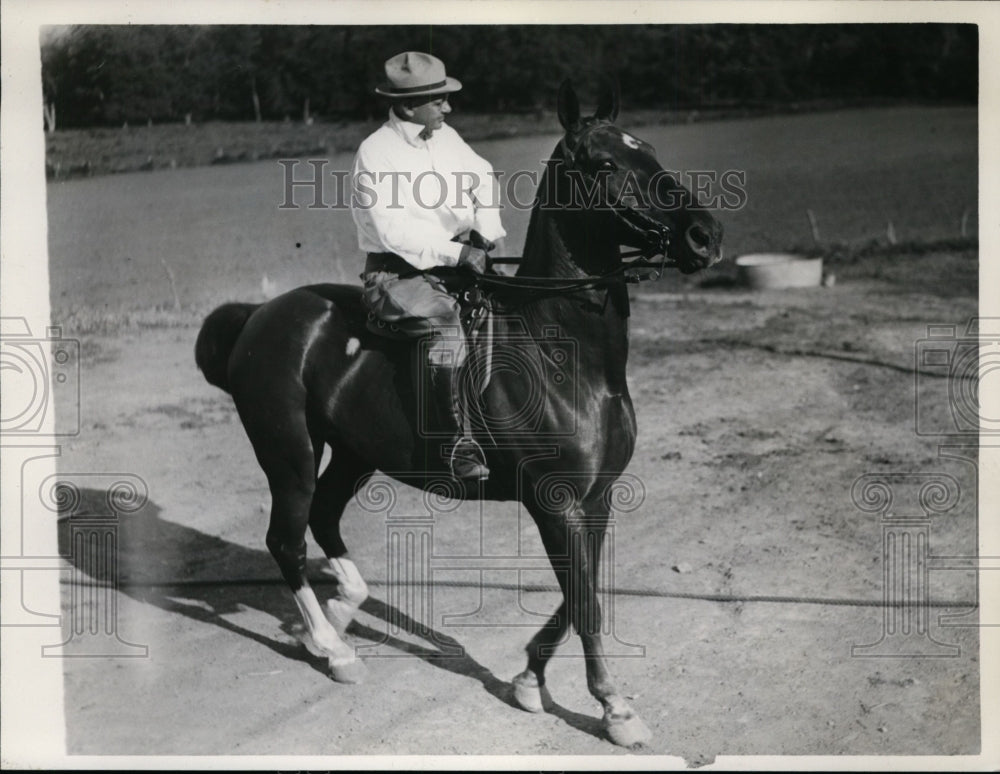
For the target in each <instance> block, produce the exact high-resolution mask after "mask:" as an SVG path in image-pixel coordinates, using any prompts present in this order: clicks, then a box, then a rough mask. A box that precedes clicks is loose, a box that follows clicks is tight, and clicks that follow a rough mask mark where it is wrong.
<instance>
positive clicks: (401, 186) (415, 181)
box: [351, 109, 507, 270]
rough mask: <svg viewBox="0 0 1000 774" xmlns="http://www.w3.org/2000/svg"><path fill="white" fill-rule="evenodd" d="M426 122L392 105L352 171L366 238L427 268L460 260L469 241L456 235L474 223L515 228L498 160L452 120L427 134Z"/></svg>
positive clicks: (357, 219) (356, 211)
mask: <svg viewBox="0 0 1000 774" xmlns="http://www.w3.org/2000/svg"><path fill="white" fill-rule="evenodd" d="M423 129H424V127H423V126H422V125H420V124H415V123H413V122H411V121H405V120H403V119H401V118H399V116H397V115H396V114H395V113H394V112H393V111H392V110H391V109H390V110H389V120H388V121H387V122H386V123H384V124H383V125H382V126H381V127H380V128H379V129H378V130H376V131H375V132H374V133H372V134H371V135H369V136H368V137H367V138H366V139H365V140H364V141H363V142H362V143H361V147H359V148H358V153H357V156H355V158H354V169H353V171H352V176H351V180H352V184H353V196H352V197H351V215H352V216H353V218H354V224H355V225H356V226H357V229H358V246H359V247H360V248H361V249H362V250H364V251H365V252H367V253H385V252H388V253H396V254H397V255H399V256H401V257H403V258H404V259H406V261H407V262H408V263H410V264H412V265H413V266H414V267H416V268H417V269H421V270H424V269H430V268H433V267H435V266H454V265H455V264H457V263H458V257H459V254H460V253H461V251H462V245H461V244H459V243H457V242H452V241H451V240H452V238H453V237H455V236H458V235H459V234H462V233H464V232H466V231H468V230H469V229H475V230H476V231H478V232H479V233H480V234H482V235H483V236H484V237H485V238H486V239H489V240H491V241H492V240H496V239H499V238H500V237H503V236H506V234H507V232H506V231H504V228H503V225H502V224H501V223H500V209H499V204H500V196H499V185H498V184H497V181H496V179H495V177H494V176H493V167H492V166H491V165H490V163H489V162H488V161H486V160H485V159H483V158H482V157H481V156H479V155H477V154H476V152H475V151H473V150H472V148H470V147H469V146H468V144H466V142H465V141H464V140H463V139H462V138H461V137H459V135H458V132H456V131H455V130H454V129H452V128H451V127H450V126H448V125H447V124H445V125H443V126H442V127H441V128H440V129H437V130H435V131H434V133H433V134H432V135H431V136H430V138H428V139H426V140H424V139H422V138H421V137H420V133H421V132H422V131H423Z"/></svg>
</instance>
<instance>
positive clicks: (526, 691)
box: [511, 671, 545, 712]
mask: <svg viewBox="0 0 1000 774" xmlns="http://www.w3.org/2000/svg"><path fill="white" fill-rule="evenodd" d="M511 683H512V684H513V686H514V701H515V702H517V706H518V707H520V708H521V709H523V710H525V711H527V712H542V711H544V709H545V705H544V702H543V701H542V687H541V686H539V685H538V678H537V677H535V675H534V674H533V673H531V672H529V671H524V672H521V674H519V675H518V676H517V677H515V678H514V679H513V680H511Z"/></svg>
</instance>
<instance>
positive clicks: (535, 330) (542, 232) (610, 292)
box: [518, 209, 629, 391]
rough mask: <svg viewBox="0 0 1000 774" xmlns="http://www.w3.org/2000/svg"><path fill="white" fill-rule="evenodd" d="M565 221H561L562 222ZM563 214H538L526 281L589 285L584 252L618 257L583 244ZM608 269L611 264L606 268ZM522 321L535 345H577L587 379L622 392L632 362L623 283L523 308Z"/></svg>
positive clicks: (528, 249) (530, 240) (527, 248)
mask: <svg viewBox="0 0 1000 774" xmlns="http://www.w3.org/2000/svg"><path fill="white" fill-rule="evenodd" d="M560 216H563V217H560ZM564 216H565V213H559V212H546V211H544V210H541V209H536V210H535V211H534V212H533V213H532V217H531V223H530V224H529V227H528V235H527V239H526V242H525V252H524V259H523V262H522V265H521V268H520V270H519V272H518V273H519V274H521V275H522V276H536V277H554V278H560V279H566V280H579V279H585V278H587V277H588V276H590V275H588V274H587V273H586V272H585V271H584V270H583V269H581V267H580V264H579V260H580V258H579V256H580V255H581V254H582V253H583V251H585V250H586V251H590V253H589V255H590V256H591V257H592V258H593V257H595V253H594V251H595V250H605V251H607V252H608V254H609V256H608V257H610V255H611V253H612V252H614V253H617V246H616V245H613V244H610V243H609V244H607V245H603V246H602V245H596V244H592V243H591V244H587V243H585V239H586V237H585V235H584V234H583V233H582V232H581V231H580V230H579V229H574V228H573V225H574V224H572V223H571V222H568V219H567V218H565V217H564ZM605 265H607V264H605ZM520 312H521V316H522V317H523V320H524V323H525V325H526V326H527V329H528V331H529V332H530V334H531V335H532V337H533V338H535V340H536V341H537V340H542V341H544V340H545V339H547V338H552V336H553V332H555V333H556V336H558V338H560V339H570V340H572V341H573V342H574V346H575V349H576V352H577V357H578V358H579V360H580V363H581V365H584V366H586V367H587V369H588V373H592V374H597V373H603V374H604V377H605V381H606V383H607V384H608V385H609V387H610V388H611V389H612V390H613V391H619V390H624V383H625V363H626V360H627V358H628V315H629V302H628V292H627V290H626V288H625V286H624V284H621V283H615V284H614V285H612V286H610V287H608V288H602V289H596V290H584V291H579V292H575V293H573V294H571V295H557V296H553V297H549V298H544V299H540V300H538V301H535V302H534V303H530V304H527V305H525V306H524V307H523V308H522V309H521V310H520Z"/></svg>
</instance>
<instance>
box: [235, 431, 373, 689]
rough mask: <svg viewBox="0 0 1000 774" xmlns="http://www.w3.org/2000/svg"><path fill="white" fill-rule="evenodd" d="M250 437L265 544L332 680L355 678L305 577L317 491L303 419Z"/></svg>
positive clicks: (349, 651) (359, 672) (350, 656)
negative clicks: (259, 473)
mask: <svg viewBox="0 0 1000 774" xmlns="http://www.w3.org/2000/svg"><path fill="white" fill-rule="evenodd" d="M251 427H253V425H251ZM248 431H249V428H248ZM251 438H252V439H253V440H254V449H255V450H256V452H257V458H258V460H259V461H260V464H261V467H262V468H263V469H264V472H265V473H266V474H267V479H268V484H269V485H270V489H271V521H270V524H269V526H268V529H267V547H268V549H269V550H270V551H271V555H272V556H274V558H275V561H276V562H277V563H278V567H279V568H280V570H281V574H282V576H283V577H284V579H285V581H286V582H287V583H288V586H289V588H290V589H291V590H292V593H293V595H294V596H295V602H296V604H297V605H298V607H299V612H300V613H301V614H302V619H303V621H304V622H305V625H306V628H307V630H308V636H309V640H310V643H309V645H307V647H309V646H311V647H310V650H313V651H314V652H317V653H318V654H319V655H323V656H325V657H326V658H327V660H328V664H329V668H330V674H331V676H332V677H333V679H335V680H338V681H339V682H350V683H354V682H359V681H360V680H361V679H362V678H363V676H364V664H363V663H362V662H361V661H360V660H359V659H358V658H357V657H356V655H355V653H354V649H353V648H351V647H350V646H349V645H347V644H346V643H345V642H344V641H343V640H342V639H341V638H340V635H339V634H338V633H337V630H336V629H335V628H334V627H333V626H332V625H331V624H330V622H329V621H328V620H327V618H326V616H325V615H324V614H323V610H322V608H321V607H320V604H319V601H318V600H317V599H316V594H315V592H313V590H312V587H311V586H310V585H309V581H308V579H307V578H306V542H305V534H306V526H307V524H308V522H309V514H310V509H311V505H312V502H313V495H314V493H315V491H316V469H315V466H314V461H313V447H312V444H311V442H310V439H309V434H308V432H307V431H306V428H305V422H304V421H301V426H299V422H296V421H294V420H293V421H291V422H290V423H289V425H288V426H286V427H285V428H284V432H283V433H281V435H279V436H275V435H274V434H273V433H261V434H260V435H256V434H251Z"/></svg>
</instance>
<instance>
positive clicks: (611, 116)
mask: <svg viewBox="0 0 1000 774" xmlns="http://www.w3.org/2000/svg"><path fill="white" fill-rule="evenodd" d="M620 102H621V92H620V90H619V88H618V79H617V78H607V79H605V84H604V88H603V89H602V90H601V98H600V100H599V101H598V103H597V112H596V113H594V117H595V118H598V119H600V120H602V121H611V122H612V123H614V121H615V119H616V118H618V107H619V104H620Z"/></svg>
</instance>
